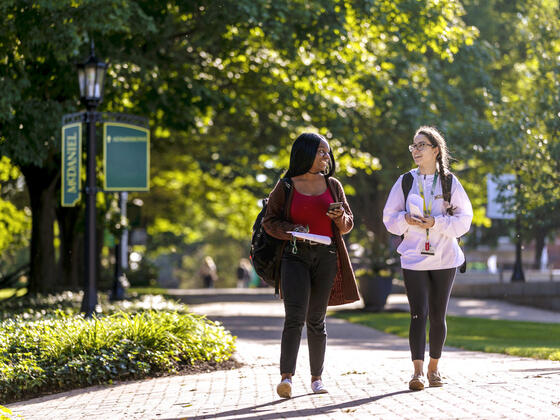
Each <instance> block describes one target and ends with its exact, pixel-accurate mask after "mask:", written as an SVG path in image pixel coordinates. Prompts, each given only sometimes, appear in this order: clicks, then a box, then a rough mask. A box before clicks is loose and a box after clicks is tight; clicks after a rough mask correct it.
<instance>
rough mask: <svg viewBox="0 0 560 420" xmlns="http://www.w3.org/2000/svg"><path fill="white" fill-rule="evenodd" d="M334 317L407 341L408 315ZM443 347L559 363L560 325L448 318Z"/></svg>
mask: <svg viewBox="0 0 560 420" xmlns="http://www.w3.org/2000/svg"><path fill="white" fill-rule="evenodd" d="M334 316H336V317H338V318H342V319H345V320H347V321H350V322H353V323H356V324H362V325H365V326H367V327H371V328H375V329H376V330H380V331H383V332H386V333H389V334H396V335H398V336H399V337H408V328H409V324H410V315H409V314H408V313H388V312H387V313H385V312H382V313H371V312H369V313H368V312H356V311H346V312H337V313H336V314H334ZM445 344H446V345H447V346H452V347H458V348H461V349H465V350H475V351H484V352H488V353H505V354H509V355H512V356H524V357H534V358H537V359H548V360H560V324H545V323H538V322H524V321H503V320H493V319H483V318H471V317H460V316H448V317H447V340H446V341H445Z"/></svg>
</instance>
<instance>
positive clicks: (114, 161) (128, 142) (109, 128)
mask: <svg viewBox="0 0 560 420" xmlns="http://www.w3.org/2000/svg"><path fill="white" fill-rule="evenodd" d="M103 162H104V172H105V180H104V186H103V189H104V190H105V191H148V190H149V189H150V185H149V183H150V179H149V177H150V130H148V129H147V128H145V127H142V126H139V125H133V124H124V123H117V122H106V123H104V124H103Z"/></svg>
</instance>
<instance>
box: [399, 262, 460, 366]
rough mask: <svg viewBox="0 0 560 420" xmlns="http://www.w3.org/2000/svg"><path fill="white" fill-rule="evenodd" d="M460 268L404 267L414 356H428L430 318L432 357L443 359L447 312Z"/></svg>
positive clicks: (419, 358)
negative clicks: (421, 268)
mask: <svg viewBox="0 0 560 420" xmlns="http://www.w3.org/2000/svg"><path fill="white" fill-rule="evenodd" d="M456 272H457V269H456V268H448V269H445V270H428V271H415V270H407V269H404V268H403V277H404V285H405V287H406V295H407V297H408V303H409V305H410V331H409V335H408V341H409V343H410V352H411V355H412V360H424V352H425V350H426V321H427V320H428V318H429V320H430V357H431V358H432V359H439V358H440V357H441V350H442V349H443V343H445V337H446V335H447V324H446V323H445V314H446V313H447V304H448V303H449V296H450V294H451V286H453V280H454V279H455V273H456Z"/></svg>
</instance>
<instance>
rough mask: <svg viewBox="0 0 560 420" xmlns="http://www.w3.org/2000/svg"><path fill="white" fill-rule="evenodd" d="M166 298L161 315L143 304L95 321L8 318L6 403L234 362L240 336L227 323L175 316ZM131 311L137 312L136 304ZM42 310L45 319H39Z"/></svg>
mask: <svg viewBox="0 0 560 420" xmlns="http://www.w3.org/2000/svg"><path fill="white" fill-rule="evenodd" d="M161 299H162V298H161V297H158V298H156V300H157V301H158V302H160V303H162V305H161V306H163V307H164V308H165V309H162V310H159V311H156V310H153V309H143V307H142V305H140V310H141V311H140V312H136V313H134V312H133V313H127V312H124V311H122V310H121V311H118V312H115V313H113V314H110V315H106V316H100V317H97V318H93V319H84V318H83V317H82V316H80V315H75V314H73V313H72V312H74V310H73V309H70V310H69V311H68V312H70V313H67V312H65V311H64V310H62V309H61V308H60V307H58V308H57V309H56V310H55V311H54V312H51V311H45V310H44V309H40V310H39V311H38V312H37V311H31V312H29V311H23V312H22V313H20V314H17V315H13V316H12V317H5V318H4V320H3V321H2V322H0V402H2V403H5V402H7V401H14V400H18V399H22V398H28V397H30V396H34V395H39V394H41V393H44V392H54V391H62V390H67V389H73V388H78V387H83V386H88V385H94V384H103V383H111V382H112V381H114V380H123V379H137V378H144V377H148V376H156V375H161V374H164V373H175V372H178V371H180V370H181V369H183V368H187V367H189V366H193V365H196V364H197V363H200V362H212V363H220V362H223V361H225V360H228V359H229V358H230V357H231V355H232V353H233V352H234V350H235V342H234V341H235V338H234V337H232V336H231V334H230V333H229V332H228V331H226V330H225V329H224V328H223V327H222V326H221V325H219V324H217V323H214V322H211V321H209V320H207V319H206V318H204V317H203V316H199V315H194V314H191V313H188V312H186V311H183V312H182V313H181V312H180V311H177V310H173V311H171V310H169V309H167V307H168V306H169V305H168V304H163V303H164V302H165V300H163V301H162V300H161ZM141 302H142V301H141ZM144 302H145V301H144ZM167 302H168V303H169V301H167ZM170 304H172V303H170ZM122 305H125V306H126V305H127V304H126V303H125V302H123V303H122ZM175 305H178V304H176V303H175ZM40 306H41V305H39V307H40ZM55 306H56V305H55ZM62 306H64V305H62ZM128 306H129V309H130V306H135V307H138V302H136V304H129V305H128ZM153 306H154V305H153V302H152V306H151V307H153ZM156 306H157V305H156ZM70 308H73V307H72V306H70ZM179 308H183V309H184V307H183V306H182V305H180V306H179ZM37 313H43V318H44V319H37Z"/></svg>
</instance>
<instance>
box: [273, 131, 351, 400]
mask: <svg viewBox="0 0 560 420" xmlns="http://www.w3.org/2000/svg"><path fill="white" fill-rule="evenodd" d="M334 171H335V160H334V156H333V154H332V150H331V149H330V147H329V144H328V143H327V141H326V140H325V138H324V137H323V136H320V135H318V134H313V133H304V134H302V135H300V136H299V137H298V138H297V139H296V140H295V142H294V144H293V145H292V150H291V155H290V167H289V169H288V171H287V172H286V173H285V175H284V179H287V180H290V179H291V181H292V183H293V185H292V187H291V188H289V192H288V194H286V193H285V192H286V188H285V186H284V185H283V184H284V181H283V180H281V181H279V182H278V183H277V184H276V186H275V187H274V190H273V191H272V192H271V193H270V196H269V201H268V206H267V209H266V214H265V216H264V218H263V226H264V229H265V230H266V232H267V233H268V234H269V235H271V236H273V237H275V238H278V239H283V240H285V246H284V252H283V254H282V260H281V261H282V262H281V267H280V272H281V277H280V292H281V295H282V297H283V299H284V311H285V319H284V330H283V332H282V343H281V350H280V373H281V375H282V378H281V382H280V384H279V385H278V386H277V388H276V391H277V392H278V395H279V396H280V397H282V398H290V397H291V396H292V376H293V375H294V373H295V370H296V360H297V355H298V351H299V346H300V341H301V330H302V328H303V325H304V323H305V324H307V342H308V345H309V363H310V365H311V390H312V391H313V392H314V393H325V392H327V389H326V388H325V386H324V385H323V382H322V380H321V374H322V373H323V363H324V359H325V350H326V345H327V330H326V324H325V316H326V311H327V305H340V304H343V303H350V302H354V301H356V300H358V299H359V296H358V291H357V288H356V281H355V278H354V272H353V271H352V267H351V265H350V259H349V258H348V252H347V250H346V246H345V245H344V241H343V239H342V234H344V233H347V232H349V231H350V230H351V229H352V227H353V216H352V211H351V210H350V206H349V205H348V202H347V201H346V196H345V195H344V190H343V189H342V185H341V184H340V182H339V181H338V180H337V179H335V178H333V177H332V175H333V174H334ZM287 231H299V232H304V231H308V232H309V233H312V234H318V235H323V236H328V237H329V238H331V244H330V245H323V244H320V243H317V242H310V241H302V240H296V238H295V237H293V236H292V235H291V234H289V233H287ZM290 241H291V242H290Z"/></svg>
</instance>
